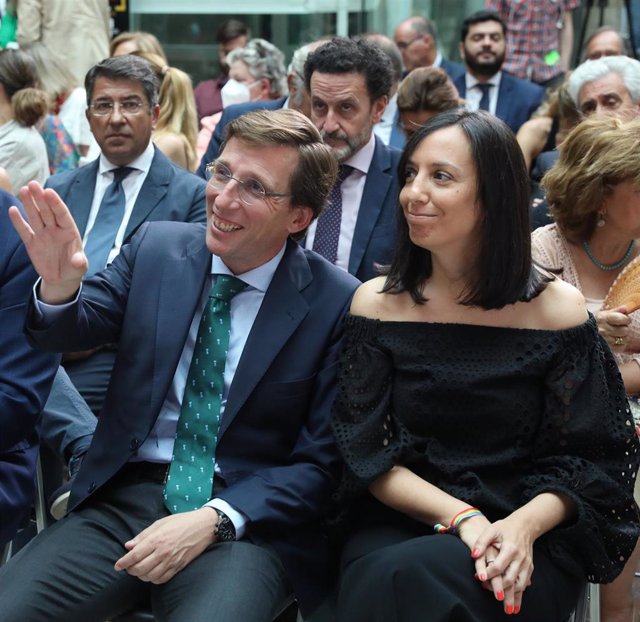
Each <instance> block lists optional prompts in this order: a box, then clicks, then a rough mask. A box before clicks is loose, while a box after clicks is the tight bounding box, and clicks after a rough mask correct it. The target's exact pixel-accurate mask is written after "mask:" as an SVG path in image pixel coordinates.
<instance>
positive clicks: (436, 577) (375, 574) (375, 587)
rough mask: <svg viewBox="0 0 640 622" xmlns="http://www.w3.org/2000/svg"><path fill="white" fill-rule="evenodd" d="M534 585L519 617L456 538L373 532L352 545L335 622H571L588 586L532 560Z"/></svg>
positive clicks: (537, 556) (543, 560) (541, 559)
mask: <svg viewBox="0 0 640 622" xmlns="http://www.w3.org/2000/svg"><path fill="white" fill-rule="evenodd" d="M534 566H535V568H534V572H533V577H532V584H531V585H530V586H529V587H528V588H527V589H526V591H525V592H524V595H523V600H522V609H521V610H520V613H519V614H518V615H517V616H515V617H514V616H507V615H506V614H505V613H504V610H503V606H502V603H500V602H498V601H497V600H496V599H495V598H494V596H493V593H492V592H488V591H486V590H484V589H483V588H482V587H481V586H480V584H479V582H478V581H477V580H476V579H474V578H473V575H474V573H475V569H474V564H473V560H472V559H471V553H470V551H469V548H468V547H467V546H466V545H465V544H464V542H462V541H461V540H460V539H459V538H457V537H456V536H452V535H441V534H433V535H420V536H417V535H416V534H415V533H411V532H410V531H407V530H405V529H403V528H401V527H390V526H389V527H369V528H366V529H363V530H361V531H359V532H357V533H356V534H355V535H353V536H352V537H351V539H350V540H349V541H348V543H347V545H346V547H345V549H344V552H343V558H342V573H341V574H342V576H341V581H340V589H339V594H338V603H337V619H338V622H499V621H501V620H505V622H506V621H507V620H517V621H518V622H566V620H567V619H568V617H569V615H570V614H571V612H572V611H573V609H574V607H575V605H576V602H577V600H578V597H579V594H580V591H581V589H582V588H583V587H584V584H585V579H584V578H579V577H574V576H572V575H569V574H567V573H565V572H563V571H561V570H560V569H559V568H558V567H557V566H555V565H554V564H553V563H552V562H551V561H550V560H549V559H548V558H547V557H546V555H545V554H544V553H543V552H541V551H535V552H534Z"/></svg>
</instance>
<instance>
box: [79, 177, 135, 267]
mask: <svg viewBox="0 0 640 622" xmlns="http://www.w3.org/2000/svg"><path fill="white" fill-rule="evenodd" d="M133 170H135V169H133V168H130V167H128V166H122V167H120V168H116V169H114V171H113V181H112V182H111V184H109V186H108V188H107V190H106V192H105V193H104V196H103V197H102V202H101V203H100V208H99V209H98V214H97V216H96V220H95V222H94V223H93V227H92V228H91V231H90V232H89V237H88V238H87V243H86V244H85V246H84V254H85V255H86V256H87V259H88V260H89V270H88V271H87V276H89V275H91V274H95V273H96V272H100V270H103V269H104V267H105V266H106V265H107V258H108V257H109V253H110V252H111V249H112V248H113V243H114V242H115V239H116V234H117V233H118V229H119V228H120V224H121V223H122V217H123V216H124V210H125V207H126V203H127V200H126V197H125V195H124V188H123V187H122V180H123V179H124V178H125V177H126V176H127V175H128V174H129V173H131V171H133Z"/></svg>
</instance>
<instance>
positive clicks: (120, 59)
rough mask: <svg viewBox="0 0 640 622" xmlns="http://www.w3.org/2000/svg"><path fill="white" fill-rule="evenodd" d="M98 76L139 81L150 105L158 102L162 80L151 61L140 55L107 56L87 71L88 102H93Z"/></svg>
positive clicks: (85, 85) (85, 81) (85, 80)
mask: <svg viewBox="0 0 640 622" xmlns="http://www.w3.org/2000/svg"><path fill="white" fill-rule="evenodd" d="M98 78H108V79H109V80H129V81H131V82H138V83H139V84H140V85H141V86H142V90H143V91H144V94H145V95H146V97H147V101H148V102H149V105H150V106H155V105H156V104H157V103H158V89H159V87H160V82H159V80H158V76H157V75H156V72H155V71H154V70H153V67H152V66H151V63H149V61H147V60H145V59H144V58H140V57H139V56H133V55H127V56H113V57H112V58H105V59H104V60H103V61H100V62H99V63H98V64H97V65H94V66H93V67H91V69H89V71H88V72H87V76H86V77H85V79H84V88H85V89H86V91H87V103H88V104H90V103H91V99H92V97H93V89H94V86H95V83H96V80H97V79H98Z"/></svg>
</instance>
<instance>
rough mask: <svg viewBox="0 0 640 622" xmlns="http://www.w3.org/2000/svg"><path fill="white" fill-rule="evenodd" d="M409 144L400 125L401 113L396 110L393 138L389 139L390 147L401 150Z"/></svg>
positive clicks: (392, 130)
mask: <svg viewBox="0 0 640 622" xmlns="http://www.w3.org/2000/svg"><path fill="white" fill-rule="evenodd" d="M406 142H407V137H406V136H405V133H404V130H403V129H402V126H401V125H400V111H399V110H396V114H395V116H394V117H393V125H392V126H391V136H390V138H389V146H390V147H395V148H396V149H400V150H401V151H402V150H403V149H404V145H405V143H406Z"/></svg>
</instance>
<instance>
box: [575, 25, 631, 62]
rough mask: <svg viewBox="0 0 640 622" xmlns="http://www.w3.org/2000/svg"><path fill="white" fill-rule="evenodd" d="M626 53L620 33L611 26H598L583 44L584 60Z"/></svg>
mask: <svg viewBox="0 0 640 622" xmlns="http://www.w3.org/2000/svg"><path fill="white" fill-rule="evenodd" d="M626 53H627V49H626V45H625V43H624V39H623V38H622V35H621V34H620V33H619V32H618V31H617V30H616V29H615V28H613V27H612V26H600V28H598V29H597V30H595V31H594V32H593V33H592V34H591V36H590V37H589V38H588V39H587V40H586V42H585V44H584V58H585V60H596V58H602V57H603V56H623V55H624V54H626Z"/></svg>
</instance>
